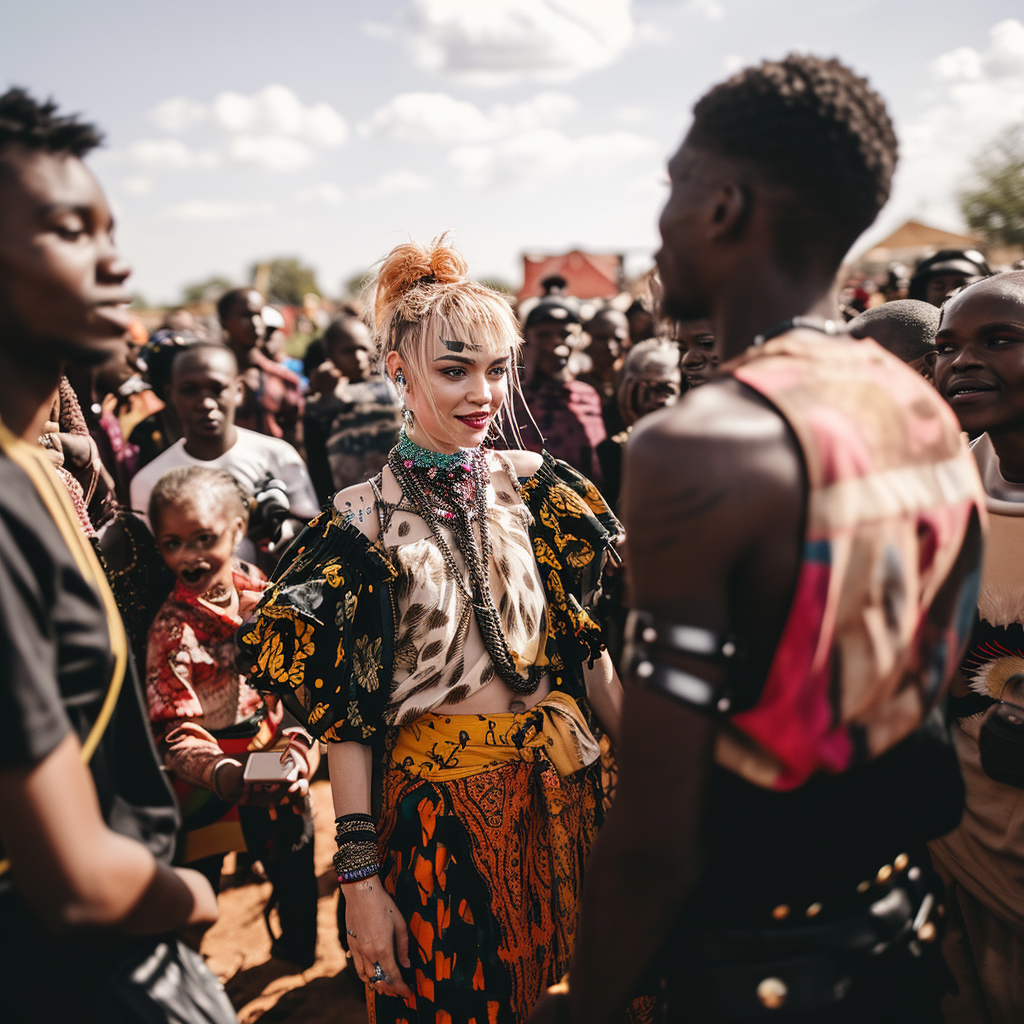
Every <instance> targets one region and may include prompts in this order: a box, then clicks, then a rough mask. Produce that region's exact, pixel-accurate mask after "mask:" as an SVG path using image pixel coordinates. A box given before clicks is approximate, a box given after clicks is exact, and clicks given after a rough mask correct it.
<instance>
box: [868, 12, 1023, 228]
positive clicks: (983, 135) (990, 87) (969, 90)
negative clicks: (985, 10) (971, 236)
mask: <svg viewBox="0 0 1024 1024" xmlns="http://www.w3.org/2000/svg"><path fill="white" fill-rule="evenodd" d="M930 70H931V78H932V84H931V87H930V88H929V90H928V92H927V93H926V94H925V98H926V99H927V100H929V101H930V102H929V106H928V108H927V109H926V111H925V113H924V114H923V116H922V117H921V118H919V119H918V120H917V121H916V122H914V123H913V124H910V125H909V126H901V128H900V130H899V137H900V144H901V160H900V168H899V170H898V171H897V189H896V193H895V197H894V202H893V210H892V211H891V215H890V216H888V217H886V220H885V223H886V224H889V222H890V221H891V220H892V219H893V216H896V215H899V216H900V217H901V218H902V217H906V216H910V215H915V216H921V217H924V218H925V219H926V220H933V221H936V222H938V223H940V225H941V226H947V225H948V226H949V227H954V228H955V227H957V226H958V224H959V219H960V218H959V214H958V211H957V207H956V193H957V192H958V190H959V189H960V188H961V187H963V185H964V184H965V183H966V181H967V180H968V179H969V176H970V164H971V161H972V160H973V159H974V158H975V157H977V156H978V155H979V154H980V153H981V152H982V151H983V150H984V148H985V146H986V145H987V144H988V143H989V142H991V141H992V139H993V138H995V137H996V136H997V135H998V134H999V133H1000V132H1001V131H1002V130H1003V129H1005V128H1006V127H1008V126H1009V125H1011V124H1014V123H1016V122H1019V121H1021V120H1024V25H1022V24H1021V23H1020V21H1018V20H1016V19H1013V18H1011V19H1008V20H1006V21H1001V22H999V23H998V24H997V25H994V26H993V27H992V28H991V29H990V30H989V45H988V47H987V48H986V49H984V50H983V51H982V52H980V53H979V52H977V51H976V50H974V49H972V48H970V47H966V46H963V47H960V48H958V49H956V50H953V51H951V52H950V53H946V54H943V55H942V56H940V57H939V58H937V59H936V60H935V61H933V62H932V65H931V69H930ZM889 226H890V227H891V224H889Z"/></svg>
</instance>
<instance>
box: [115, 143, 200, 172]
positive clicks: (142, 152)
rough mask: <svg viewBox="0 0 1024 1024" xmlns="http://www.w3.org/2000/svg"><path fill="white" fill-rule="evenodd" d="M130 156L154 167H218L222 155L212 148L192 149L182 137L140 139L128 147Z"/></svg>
mask: <svg viewBox="0 0 1024 1024" xmlns="http://www.w3.org/2000/svg"><path fill="white" fill-rule="evenodd" d="M128 156H129V157H130V158H131V159H132V160H134V161H135V162H136V163H138V164H143V165H144V166H148V167H154V168H160V167H162V168H166V167H184V168H188V167H205V168H209V167H216V166H218V165H219V164H220V157H218V156H217V154H216V153H214V152H212V151H211V150H198V151H196V150H191V149H189V147H188V146H186V145H185V143H184V142H182V141H181V140H180V139H140V140H139V141H138V142H134V143H132V145H131V146H129V147H128Z"/></svg>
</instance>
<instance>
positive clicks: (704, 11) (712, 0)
mask: <svg viewBox="0 0 1024 1024" xmlns="http://www.w3.org/2000/svg"><path fill="white" fill-rule="evenodd" d="M686 9H687V10H688V11H689V12H690V13H691V14H696V15H699V16H700V17H702V18H706V19H707V20H708V21H721V20H722V19H723V18H724V17H725V8H724V7H723V6H722V5H721V4H720V3H718V0H689V2H688V3H687V5H686Z"/></svg>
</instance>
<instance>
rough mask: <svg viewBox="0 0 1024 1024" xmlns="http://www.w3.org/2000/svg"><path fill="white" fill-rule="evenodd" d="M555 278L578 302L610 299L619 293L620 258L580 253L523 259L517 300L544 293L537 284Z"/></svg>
mask: <svg viewBox="0 0 1024 1024" xmlns="http://www.w3.org/2000/svg"><path fill="white" fill-rule="evenodd" d="M554 275H558V276H559V277H564V278H565V280H566V282H567V283H566V288H565V290H566V293H567V294H569V295H575V296H576V298H578V299H613V298H615V296H616V295H618V294H619V292H621V291H622V256H621V255H615V254H597V253H589V252H580V250H579V249H573V250H572V252H567V253H566V254H565V255H564V256H537V255H531V254H529V253H527V254H525V255H524V256H523V287H522V288H520V290H519V300H520V301H522V300H523V299H526V298H531V297H537V296H540V295H543V294H544V289H543V288H541V286H540V283H541V281H543V280H544V279H545V278H548V277H552V276H554Z"/></svg>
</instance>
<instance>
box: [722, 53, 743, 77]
mask: <svg viewBox="0 0 1024 1024" xmlns="http://www.w3.org/2000/svg"><path fill="white" fill-rule="evenodd" d="M745 64H746V61H744V60H743V58H742V57H741V56H740V55H739V54H738V53H727V54H726V55H725V57H724V58H723V59H722V67H723V68H724V69H725V73H726V74H727V75H735V74H736V72H737V71H739V70H740V69H741V68H743V67H744V66H745Z"/></svg>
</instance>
